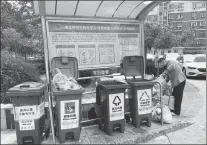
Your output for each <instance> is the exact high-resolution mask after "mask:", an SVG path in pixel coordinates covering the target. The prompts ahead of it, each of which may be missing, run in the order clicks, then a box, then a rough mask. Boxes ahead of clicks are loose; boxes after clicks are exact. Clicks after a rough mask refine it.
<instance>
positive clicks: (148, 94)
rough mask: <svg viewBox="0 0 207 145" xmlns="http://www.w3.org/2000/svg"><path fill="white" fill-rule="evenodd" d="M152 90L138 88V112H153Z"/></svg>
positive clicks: (140, 113)
mask: <svg viewBox="0 0 207 145" xmlns="http://www.w3.org/2000/svg"><path fill="white" fill-rule="evenodd" d="M151 99H152V90H151V89H143V90H137V102H138V114H139V115H142V114H148V113H151V112H152V105H151V103H152V100H151Z"/></svg>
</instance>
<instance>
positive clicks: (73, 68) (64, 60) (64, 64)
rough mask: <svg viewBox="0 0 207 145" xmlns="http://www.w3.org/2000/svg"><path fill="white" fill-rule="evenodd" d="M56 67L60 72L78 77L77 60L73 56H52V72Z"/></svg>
mask: <svg viewBox="0 0 207 145" xmlns="http://www.w3.org/2000/svg"><path fill="white" fill-rule="evenodd" d="M55 68H58V69H59V70H60V71H61V73H62V74H64V75H66V76H67V77H68V78H69V77H74V78H75V79H77V78H78V76H79V74H78V61H77V59H76V58H75V57H54V58H53V59H52V62H51V70H52V73H53V72H54V71H55Z"/></svg>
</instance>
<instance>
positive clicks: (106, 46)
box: [47, 20, 141, 69]
mask: <svg viewBox="0 0 207 145" xmlns="http://www.w3.org/2000/svg"><path fill="white" fill-rule="evenodd" d="M47 31H48V33H47V34H48V36H47V37H48V49H49V58H50V61H51V60H52V58H53V57H58V56H69V57H76V58H77V60H78V67H79V69H90V68H100V67H111V66H119V65H120V62H121V60H122V58H123V57H124V56H128V55H140V53H141V38H140V24H139V23H138V22H137V23H121V22H120V23H113V22H89V21H81V22H80V21H62V22H57V21H55V20H48V21H47Z"/></svg>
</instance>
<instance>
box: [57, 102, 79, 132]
mask: <svg viewBox="0 0 207 145" xmlns="http://www.w3.org/2000/svg"><path fill="white" fill-rule="evenodd" d="M79 103H80V102H79V100H67V101H61V102H60V108H61V109H60V113H61V118H60V119H61V121H60V123H61V129H71V128H78V127H79V105H80V104H79Z"/></svg>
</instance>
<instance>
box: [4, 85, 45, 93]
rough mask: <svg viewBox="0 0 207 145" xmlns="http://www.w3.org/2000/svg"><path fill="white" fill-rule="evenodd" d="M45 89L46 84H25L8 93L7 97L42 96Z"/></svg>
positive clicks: (11, 89)
mask: <svg viewBox="0 0 207 145" xmlns="http://www.w3.org/2000/svg"><path fill="white" fill-rule="evenodd" d="M44 89H45V84H43V83H38V82H24V83H22V84H19V85H16V86H14V87H13V88H10V89H9V90H8V91H7V96H34V95H37V96H38V95H40V94H41V93H42V92H43V91H44Z"/></svg>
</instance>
